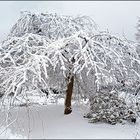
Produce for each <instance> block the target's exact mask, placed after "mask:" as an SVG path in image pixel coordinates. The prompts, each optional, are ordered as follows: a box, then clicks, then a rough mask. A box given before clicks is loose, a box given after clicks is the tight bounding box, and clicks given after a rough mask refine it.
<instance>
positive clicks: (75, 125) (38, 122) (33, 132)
mask: <svg viewBox="0 0 140 140" xmlns="http://www.w3.org/2000/svg"><path fill="white" fill-rule="evenodd" d="M63 110H64V107H63V105H62V104H49V105H46V106H38V105H35V106H30V107H28V108H26V107H20V108H19V107H16V108H14V109H13V110H11V121H12V120H14V119H15V116H16V114H17V111H18V119H17V120H16V122H15V123H13V124H12V125H11V126H9V127H8V129H7V131H5V132H7V133H6V134H5V132H4V133H2V134H1V135H0V138H32V139H33V138H36V139H39V138H40V139H56V138H57V139H68V138H69V139H114V138H115V139H135V138H140V135H139V134H138V133H139V132H140V122H137V123H136V124H125V125H122V124H117V125H109V124H104V123H96V124H92V123H88V120H87V119H85V118H83V113H84V112H86V111H87V110H86V108H85V107H84V106H83V107H82V108H81V106H78V105H76V104H74V105H73V112H72V114H70V115H64V114H63ZM28 111H29V113H27V112H28ZM28 114H29V115H28ZM0 119H1V120H0V122H2V119H3V118H2V117H1V118H0ZM3 128H4V126H1V129H0V133H1V132H2V129H3Z"/></svg>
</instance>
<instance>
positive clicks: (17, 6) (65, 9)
mask: <svg viewBox="0 0 140 140" xmlns="http://www.w3.org/2000/svg"><path fill="white" fill-rule="evenodd" d="M25 10H30V11H33V12H38V13H40V12H46V11H48V12H56V13H59V14H62V15H74V16H76V15H88V16H91V17H92V18H93V20H94V21H95V22H96V23H97V24H98V26H99V27H100V29H101V30H107V29H108V30H109V31H110V32H111V33H113V34H115V35H118V36H120V37H121V36H122V35H123V34H124V35H125V36H126V37H127V38H128V39H130V40H135V33H136V24H137V20H138V16H140V2H139V1H0V41H2V40H3V39H4V38H5V37H6V35H7V34H8V33H9V31H10V28H11V27H12V25H13V24H14V23H15V22H16V21H17V19H18V18H19V16H20V11H25Z"/></svg>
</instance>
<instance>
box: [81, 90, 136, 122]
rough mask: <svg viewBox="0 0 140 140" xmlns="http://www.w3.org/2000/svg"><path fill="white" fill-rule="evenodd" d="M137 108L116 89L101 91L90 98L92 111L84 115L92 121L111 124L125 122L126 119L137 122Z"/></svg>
mask: <svg viewBox="0 0 140 140" xmlns="http://www.w3.org/2000/svg"><path fill="white" fill-rule="evenodd" d="M136 114H137V113H136V111H135V108H134V107H133V106H131V105H128V103H127V102H126V101H125V99H124V98H121V97H119V94H118V93H117V92H115V91H112V92H99V93H97V94H96V95H94V96H92V97H91V98H90V112H89V113H88V114H86V115H85V116H84V117H86V118H89V119H90V120H89V122H90V123H96V122H106V123H110V124H116V123H118V122H119V123H124V121H131V122H134V123H135V122H136V118H137V115H136Z"/></svg>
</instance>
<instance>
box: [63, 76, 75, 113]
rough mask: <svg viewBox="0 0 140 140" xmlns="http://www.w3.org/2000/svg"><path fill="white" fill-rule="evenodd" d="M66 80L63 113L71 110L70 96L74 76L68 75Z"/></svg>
mask: <svg viewBox="0 0 140 140" xmlns="http://www.w3.org/2000/svg"><path fill="white" fill-rule="evenodd" d="M68 81H69V83H68V85H67V90H66V99H65V110H64V114H70V113H71V112H72V109H71V98H72V92H73V84H74V76H72V77H68Z"/></svg>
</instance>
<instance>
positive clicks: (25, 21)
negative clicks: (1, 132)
mask: <svg viewBox="0 0 140 140" xmlns="http://www.w3.org/2000/svg"><path fill="white" fill-rule="evenodd" d="M135 46H136V45H135V43H133V42H129V41H127V40H125V39H124V40H123V39H120V38H117V37H115V36H113V35H110V34H109V33H107V32H99V31H98V30H97V29H96V24H95V23H94V22H93V21H92V20H91V19H90V18H87V17H86V16H83V17H77V18H74V17H71V16H59V15H57V14H48V13H47V14H39V15H37V14H34V13H30V12H29V13H28V12H25V13H23V14H22V15H21V18H20V19H19V20H18V21H17V23H16V24H15V25H14V26H13V28H12V30H11V32H10V34H9V36H8V38H7V39H6V40H5V41H3V42H2V44H1V45H0V77H1V78H0V80H1V81H0V89H1V91H2V93H1V96H2V95H3V97H2V98H3V99H6V98H7V97H8V96H11V95H12V96H13V97H12V102H14V99H15V98H16V97H17V96H22V97H23V98H24V97H26V95H27V94H33V93H36V92H37V93H40V94H42V92H43V93H44V90H47V92H49V93H51V92H52V91H51V88H52V87H54V86H55V87H57V89H61V90H63V91H64V92H66V99H65V112H64V113H65V114H69V113H71V111H72V110H71V97H72V93H75V94H76V93H77V94H79V93H81V96H83V95H84V96H86V97H88V98H91V97H92V96H93V95H94V94H95V93H96V92H97V91H100V90H101V88H102V87H103V86H109V85H111V86H112V87H114V88H116V87H117V86H118V84H119V83H121V82H122V81H123V83H122V85H124V83H125V82H127V81H128V80H127V79H128V77H129V79H130V80H131V81H133V80H135V79H136V80H139V78H140V76H139V75H140V73H139V63H140V58H139V56H138V53H137V50H136V47H135ZM134 76H135V77H134Z"/></svg>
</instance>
